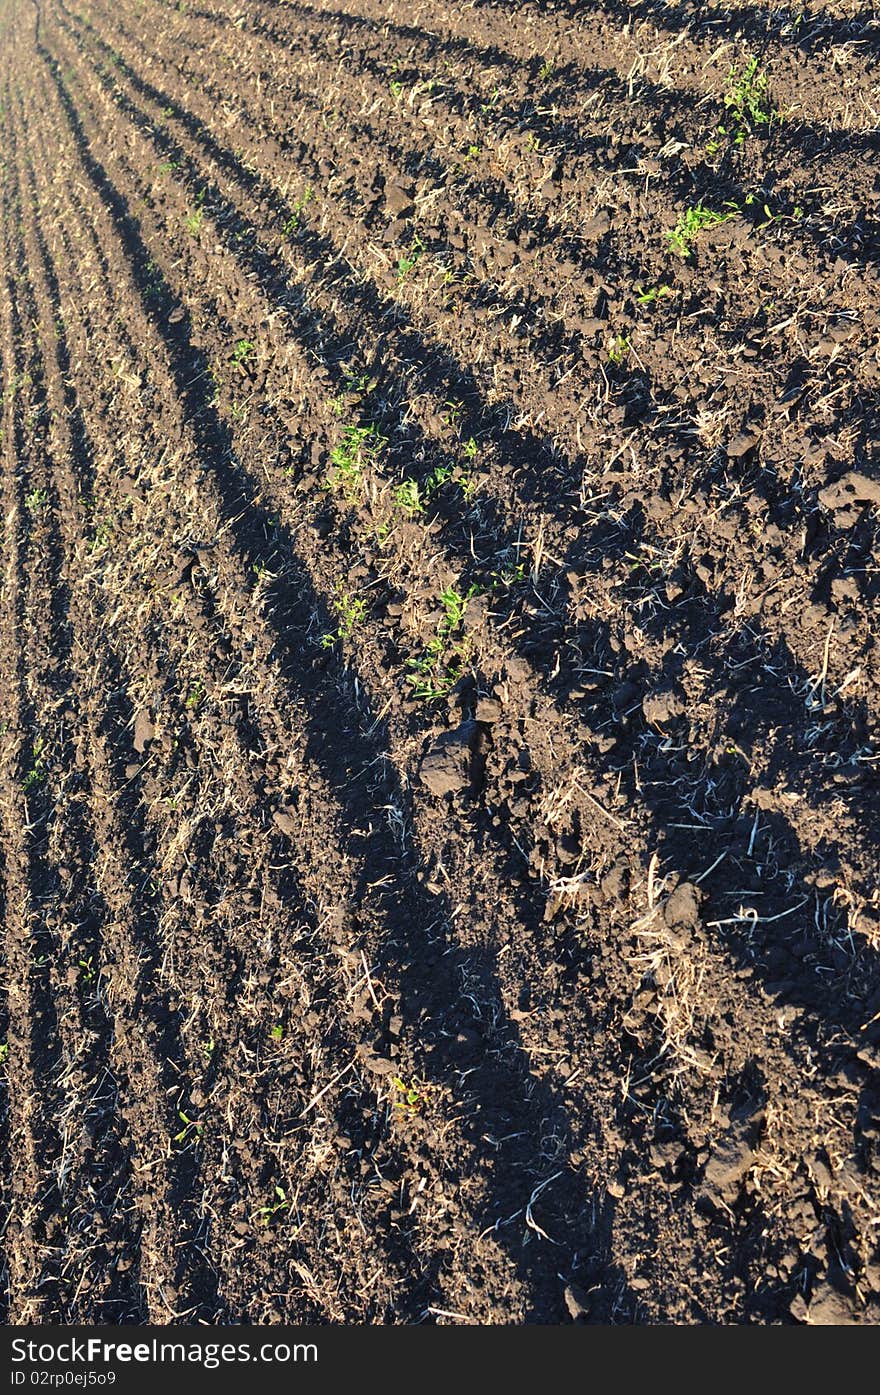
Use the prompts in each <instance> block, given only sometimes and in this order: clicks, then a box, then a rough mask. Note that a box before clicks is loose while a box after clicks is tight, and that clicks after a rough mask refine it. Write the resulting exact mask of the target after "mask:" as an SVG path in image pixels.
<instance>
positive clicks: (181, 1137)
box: [174, 1109, 202, 1143]
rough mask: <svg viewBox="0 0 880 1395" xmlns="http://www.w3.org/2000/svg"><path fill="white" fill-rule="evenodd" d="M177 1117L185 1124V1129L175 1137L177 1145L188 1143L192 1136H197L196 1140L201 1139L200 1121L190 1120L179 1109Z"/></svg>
mask: <svg viewBox="0 0 880 1395" xmlns="http://www.w3.org/2000/svg"><path fill="white" fill-rule="evenodd" d="M177 1117H178V1119H179V1120H180V1121H181V1123H182V1124H183V1128H182V1129H181V1130H180V1133H176V1134H175V1135H174V1142H175V1143H184V1142H186V1141H187V1140H188V1139H189V1138H190V1137H191V1135H192V1134H195V1136H196V1138H201V1136H202V1126H201V1124H200V1123H199V1121H198V1119H190V1118H189V1117H188V1116H187V1115H186V1114H184V1112H183V1110H182V1109H178V1111H177Z"/></svg>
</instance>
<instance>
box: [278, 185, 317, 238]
mask: <svg viewBox="0 0 880 1395" xmlns="http://www.w3.org/2000/svg"><path fill="white" fill-rule="evenodd" d="M313 198H314V190H313V189H312V186H311V184H307V185H306V187H305V190H304V191H303V193H302V194H301V195H300V197H299V198H298V199H297V201H296V203H295V204H294V205H293V211H292V213H291V215H290V217H289V218H288V219H287V222H286V223H285V224H284V236H285V237H291V236H292V235H293V234H294V233H295V232H296V230H297V228H298V227H299V225H300V219H301V217H302V212H303V209H304V208H305V207H306V205H307V204H308V203H311V201H312V199H313Z"/></svg>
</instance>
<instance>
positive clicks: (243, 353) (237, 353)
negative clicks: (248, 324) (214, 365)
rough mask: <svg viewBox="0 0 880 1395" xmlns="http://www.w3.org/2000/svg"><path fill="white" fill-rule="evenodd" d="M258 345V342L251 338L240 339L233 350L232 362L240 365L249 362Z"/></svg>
mask: <svg viewBox="0 0 880 1395" xmlns="http://www.w3.org/2000/svg"><path fill="white" fill-rule="evenodd" d="M256 347H257V346H256V344H254V343H253V342H252V341H251V340H250V339H239V340H238V342H237V343H236V345H235V348H234V349H233V350H232V362H233V363H237V364H238V365H239V366H241V365H242V364H245V363H247V361H248V359H249V358H250V356H251V354H252V353H253V352H254V349H255V348H256Z"/></svg>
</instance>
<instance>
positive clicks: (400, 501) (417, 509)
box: [394, 480, 425, 518]
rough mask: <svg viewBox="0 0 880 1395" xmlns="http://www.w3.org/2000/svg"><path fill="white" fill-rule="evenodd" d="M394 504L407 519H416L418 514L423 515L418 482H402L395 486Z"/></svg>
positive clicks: (423, 506) (423, 510)
mask: <svg viewBox="0 0 880 1395" xmlns="http://www.w3.org/2000/svg"><path fill="white" fill-rule="evenodd" d="M394 504H395V507H396V508H398V509H400V510H401V512H402V513H405V514H406V516H407V518H417V517H418V515H419V514H420V513H424V512H425V505H424V501H423V499H422V492H421V489H420V488H419V482H418V480H402V481H401V483H400V484H398V485H395V487H394Z"/></svg>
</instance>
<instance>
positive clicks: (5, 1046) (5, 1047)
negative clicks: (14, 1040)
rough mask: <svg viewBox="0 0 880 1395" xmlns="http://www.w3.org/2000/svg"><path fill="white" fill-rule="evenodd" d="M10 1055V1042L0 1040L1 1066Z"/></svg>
mask: <svg viewBox="0 0 880 1395" xmlns="http://www.w3.org/2000/svg"><path fill="white" fill-rule="evenodd" d="M8 1057H9V1042H8V1041H0V1066H5V1065H6V1062H7V1059H8Z"/></svg>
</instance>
